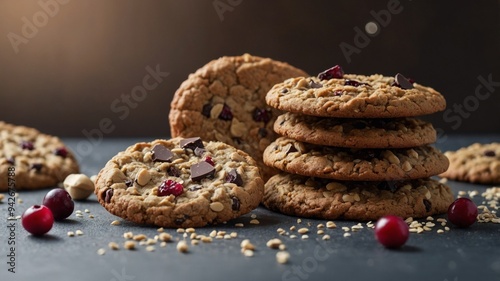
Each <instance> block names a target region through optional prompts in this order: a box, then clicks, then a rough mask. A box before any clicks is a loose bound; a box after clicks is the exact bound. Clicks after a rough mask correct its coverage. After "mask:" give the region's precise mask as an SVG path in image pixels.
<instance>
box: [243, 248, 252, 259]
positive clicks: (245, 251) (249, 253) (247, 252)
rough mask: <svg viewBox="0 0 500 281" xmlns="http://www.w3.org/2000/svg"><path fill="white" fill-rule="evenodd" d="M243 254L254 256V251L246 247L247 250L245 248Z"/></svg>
mask: <svg viewBox="0 0 500 281" xmlns="http://www.w3.org/2000/svg"><path fill="white" fill-rule="evenodd" d="M243 255H245V257H253V251H252V250H249V249H245V250H243Z"/></svg>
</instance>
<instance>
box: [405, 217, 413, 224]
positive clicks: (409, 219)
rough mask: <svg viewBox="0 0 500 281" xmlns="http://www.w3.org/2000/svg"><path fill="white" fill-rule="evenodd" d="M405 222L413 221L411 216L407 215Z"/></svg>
mask: <svg viewBox="0 0 500 281" xmlns="http://www.w3.org/2000/svg"><path fill="white" fill-rule="evenodd" d="M405 222H406V223H412V222H413V218H412V217H408V218H406V219H405Z"/></svg>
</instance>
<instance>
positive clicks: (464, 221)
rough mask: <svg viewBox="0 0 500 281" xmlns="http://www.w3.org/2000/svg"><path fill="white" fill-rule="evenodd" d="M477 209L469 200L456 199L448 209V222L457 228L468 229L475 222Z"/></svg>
mask: <svg viewBox="0 0 500 281" xmlns="http://www.w3.org/2000/svg"><path fill="white" fill-rule="evenodd" d="M476 218H477V207H476V204H474V202H472V200H470V199H469V198H458V199H457V200H455V202H453V203H451V205H450V207H449V208H448V220H449V221H451V223H453V224H454V225H456V226H458V227H468V226H470V225H472V224H473V223H475V222H476Z"/></svg>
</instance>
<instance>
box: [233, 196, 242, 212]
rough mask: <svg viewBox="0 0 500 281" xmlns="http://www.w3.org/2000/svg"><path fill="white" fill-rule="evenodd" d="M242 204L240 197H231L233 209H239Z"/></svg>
mask: <svg viewBox="0 0 500 281" xmlns="http://www.w3.org/2000/svg"><path fill="white" fill-rule="evenodd" d="M240 205H241V204H240V199H238V197H231V209H233V211H239V210H240Z"/></svg>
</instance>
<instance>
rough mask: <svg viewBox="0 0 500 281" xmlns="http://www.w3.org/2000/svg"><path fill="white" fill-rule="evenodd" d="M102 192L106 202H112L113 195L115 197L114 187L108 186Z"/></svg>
mask: <svg viewBox="0 0 500 281" xmlns="http://www.w3.org/2000/svg"><path fill="white" fill-rule="evenodd" d="M102 194H103V195H104V202H106V203H109V202H111V197H113V189H112V188H108V189H106V191H104V193H102Z"/></svg>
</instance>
